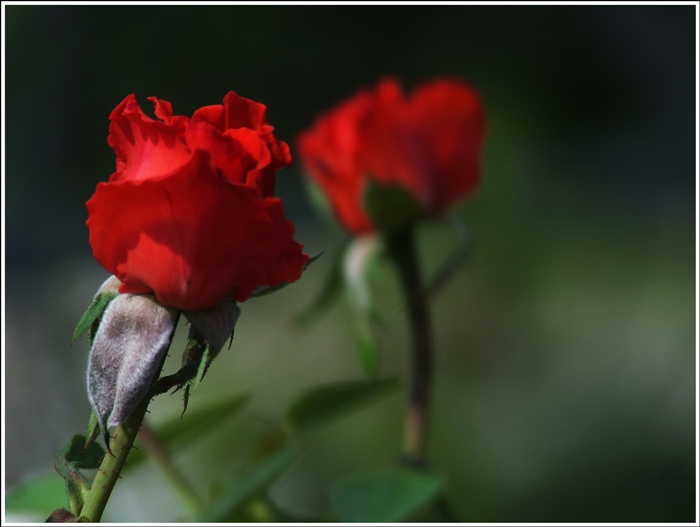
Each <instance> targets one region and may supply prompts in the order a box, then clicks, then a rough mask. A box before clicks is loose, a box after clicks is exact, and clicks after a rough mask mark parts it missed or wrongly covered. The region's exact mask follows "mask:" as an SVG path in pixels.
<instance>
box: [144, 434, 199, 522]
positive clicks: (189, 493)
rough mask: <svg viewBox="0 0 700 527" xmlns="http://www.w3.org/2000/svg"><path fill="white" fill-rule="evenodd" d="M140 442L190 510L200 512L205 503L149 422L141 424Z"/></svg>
mask: <svg viewBox="0 0 700 527" xmlns="http://www.w3.org/2000/svg"><path fill="white" fill-rule="evenodd" d="M139 442H140V444H141V445H143V446H144V448H145V449H146V450H148V453H149V454H150V455H151V457H152V458H153V459H154V460H155V461H156V463H158V465H160V468H161V469H162V470H163V472H164V473H165V476H166V477H167V478H168V480H170V483H171V484H172V485H173V487H175V489H177V491H178V492H179V493H180V496H181V497H182V499H183V501H184V502H185V504H186V505H187V506H188V507H189V509H190V510H191V511H192V512H195V513H196V512H199V511H200V510H201V509H202V506H203V505H204V503H203V502H202V500H201V498H200V497H199V495H198V494H197V493H196V492H195V490H194V488H193V487H192V485H190V483H189V481H187V479H186V478H185V476H184V475H183V474H182V472H180V470H179V469H178V468H177V466H176V465H175V463H174V462H173V460H172V458H171V457H170V454H169V453H168V451H167V450H166V449H165V447H164V446H163V444H162V443H161V441H160V439H158V436H157V435H156V433H155V432H154V431H153V429H152V428H151V426H150V425H149V424H148V421H147V420H144V421H143V423H142V424H141V435H139Z"/></svg>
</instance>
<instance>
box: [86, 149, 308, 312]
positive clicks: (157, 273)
mask: <svg viewBox="0 0 700 527" xmlns="http://www.w3.org/2000/svg"><path fill="white" fill-rule="evenodd" d="M87 205H88V211H89V213H90V218H89V220H88V227H89V228H90V243H91V245H92V248H93V253H94V255H95V258H97V260H98V262H100V264H101V265H102V266H103V267H105V268H106V269H107V270H108V271H110V272H111V273H112V274H114V275H116V276H117V277H118V278H119V279H120V280H121V281H122V282H123V285H122V287H121V288H120V292H122V293H128V292H131V293H134V292H144V289H145V288H149V289H150V290H152V291H153V292H154V293H155V294H156V296H157V297H158V300H159V301H160V302H161V303H163V304H165V305H170V306H175V307H178V308H180V309H183V310H198V309H205V308H208V307H211V306H213V305H216V304H218V303H219V302H221V301H222V300H223V299H224V298H225V297H226V296H227V295H228V294H229V293H231V292H233V293H234V294H235V298H236V300H237V301H242V300H245V299H247V298H248V297H249V296H250V293H251V292H252V291H253V290H254V289H256V288H258V287H260V286H270V287H272V286H275V285H277V284H278V283H280V282H283V281H287V282H293V281H295V280H298V279H299V277H300V276H301V271H302V266H303V265H304V263H305V262H306V260H307V259H308V256H307V255H304V254H303V253H302V246H301V245H300V244H298V243H297V242H295V241H294V239H293V233H294V228H293V225H292V224H291V222H289V221H288V220H287V219H286V218H284V215H283V213H282V206H281V202H280V201H279V200H277V199H274V198H261V197H259V195H258V193H257V191H256V190H255V189H252V188H249V187H246V186H243V185H235V184H231V183H230V182H228V181H227V180H226V179H225V178H223V177H221V176H219V175H218V174H217V172H216V170H215V168H214V167H213V166H212V165H211V163H210V156H209V155H208V154H207V153H206V152H202V151H199V150H198V151H196V153H195V155H194V156H193V157H192V159H191V161H190V162H189V163H188V164H187V165H186V166H184V167H182V168H181V169H180V170H179V171H177V172H176V173H174V174H172V175H171V176H170V177H168V178H164V179H160V180H146V181H142V182H139V183H131V182H125V183H119V184H114V183H108V184H100V185H98V187H97V191H96V192H95V195H94V196H93V198H92V199H91V200H90V201H89V202H88V204H87Z"/></svg>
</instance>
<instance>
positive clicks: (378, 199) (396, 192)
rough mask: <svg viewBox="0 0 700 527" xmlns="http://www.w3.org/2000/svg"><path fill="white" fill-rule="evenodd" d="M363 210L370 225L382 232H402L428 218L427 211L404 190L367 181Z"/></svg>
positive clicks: (369, 179)
mask: <svg viewBox="0 0 700 527" xmlns="http://www.w3.org/2000/svg"><path fill="white" fill-rule="evenodd" d="M364 210H365V212H366V213H367V216H369V218H370V219H371V220H372V223H373V224H374V226H375V227H376V228H377V230H380V231H382V232H394V231H399V230H404V229H406V228H408V227H410V226H411V225H413V224H414V223H416V222H417V221H419V220H421V219H423V218H426V217H427V216H428V213H427V211H426V210H425V209H424V208H423V206H422V205H421V204H420V203H419V202H418V200H416V198H415V197H414V196H413V194H411V193H410V192H408V191H407V190H406V189H405V188H403V187H400V186H398V185H380V184H379V183H377V182H376V181H375V180H374V179H373V178H371V177H370V178H368V179H367V185H366V187H365V195H364Z"/></svg>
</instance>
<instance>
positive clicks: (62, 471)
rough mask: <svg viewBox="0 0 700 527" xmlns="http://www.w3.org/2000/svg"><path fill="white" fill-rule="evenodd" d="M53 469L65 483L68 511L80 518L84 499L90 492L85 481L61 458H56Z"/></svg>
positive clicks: (76, 470) (83, 477)
mask: <svg viewBox="0 0 700 527" xmlns="http://www.w3.org/2000/svg"><path fill="white" fill-rule="evenodd" d="M54 467H55V468H56V472H58V474H59V475H60V476H61V477H62V478H63V480H64V481H65V482H66V496H67V497H68V506H69V508H70V511H71V512H72V513H73V514H75V515H76V516H80V512H81V511H82V510H83V505H84V504H85V498H86V497H87V494H88V491H89V490H90V486H89V484H88V481H87V479H85V476H83V475H82V474H81V473H80V472H79V471H78V469H76V468H75V467H74V466H73V465H72V464H71V463H70V462H68V460H66V458H64V457H63V456H56V462H55V463H54Z"/></svg>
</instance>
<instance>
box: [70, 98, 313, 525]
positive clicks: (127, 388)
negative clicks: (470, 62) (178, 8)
mask: <svg viewBox="0 0 700 527" xmlns="http://www.w3.org/2000/svg"><path fill="white" fill-rule="evenodd" d="M150 100H151V101H152V102H153V103H154V105H155V115H156V117H157V119H156V120H154V119H151V118H149V117H148V116H146V115H145V114H144V113H143V111H142V110H141V108H140V107H139V105H138V103H137V102H136V99H135V97H134V96H133V95H130V96H128V97H127V98H126V99H124V101H123V102H122V103H121V104H120V105H119V106H117V108H116V109H115V110H114V111H113V112H112V114H111V115H110V120H111V125H110V134H109V138H108V142H109V144H110V146H112V148H113V149H114V151H115V154H116V157H117V162H116V171H115V172H114V173H113V174H112V176H111V177H110V178H109V181H108V182H107V183H100V184H98V186H97V190H96V192H95V194H94V196H93V197H92V198H91V199H90V201H88V203H87V208H88V212H89V219H88V221H87V225H88V227H89V229H90V244H91V246H92V250H93V254H94V256H95V258H96V259H97V261H98V262H99V263H100V264H101V265H102V266H103V267H104V268H105V269H107V271H109V272H110V273H111V274H112V275H113V276H112V277H110V278H109V279H108V280H107V281H106V282H105V284H103V286H102V287H101V288H100V290H99V291H98V293H97V295H96V297H95V300H94V302H93V305H92V306H91V307H90V308H89V309H88V311H87V312H86V314H85V316H84V317H83V320H81V322H80V324H79V326H78V329H77V330H76V333H75V335H74V339H75V338H77V337H78V336H80V334H81V333H82V332H84V331H86V330H89V332H90V340H91V348H90V356H89V362H88V375H87V379H88V380H87V384H88V396H89V399H90V403H91V405H92V407H93V412H94V415H95V417H96V424H95V426H94V427H93V428H92V430H94V431H95V433H89V434H88V436H89V437H88V439H87V445H86V448H87V446H88V445H89V444H90V443H91V442H92V441H93V440H94V439H95V436H96V435H97V434H98V433H99V431H100V430H101V432H102V434H103V437H104V438H105V446H106V447H107V449H108V452H107V454H106V455H105V456H104V458H103V460H102V463H101V465H100V467H99V469H98V472H97V476H96V477H95V479H94V481H93V483H92V485H91V487H90V488H89V489H85V488H84V487H85V484H84V482H83V480H82V479H81V478H80V477H79V476H77V479H78V480H79V483H80V485H82V486H81V488H83V491H81V492H82V494H84V496H78V498H77V499H76V500H74V502H75V503H76V505H75V507H74V509H75V510H73V511H72V513H73V514H74V516H75V517H83V518H86V519H87V520H89V521H92V522H98V521H100V519H101V517H102V513H103V511H104V508H105V506H106V504H107V502H108V500H109V496H110V494H111V492H112V489H113V488H114V485H115V483H116V480H117V479H118V477H119V473H120V472H121V469H122V467H123V466H124V464H125V462H126V459H127V456H128V454H129V450H130V449H131V448H132V445H133V442H134V439H135V438H136V435H137V434H138V431H139V427H140V426H141V423H142V421H143V416H144V415H145V413H146V411H147V408H148V404H149V402H150V400H151V399H152V398H153V397H154V396H156V395H158V394H160V393H164V392H165V391H167V390H169V389H171V388H182V389H183V393H184V397H185V406H186V405H187V400H188V397H189V394H190V392H191V390H193V389H194V388H196V386H197V384H198V383H199V381H200V380H201V379H202V377H203V376H204V374H205V373H206V371H207V369H208V367H209V365H210V364H211V361H212V360H213V359H214V358H215V357H216V355H217V354H218V353H219V351H220V350H221V348H222V347H223V345H224V343H225V342H226V340H228V338H229V337H232V336H233V330H234V328H235V325H236V322H237V320H238V316H239V314H240V308H239V307H238V303H240V302H243V301H245V300H247V299H248V298H250V297H251V296H254V295H256V294H260V293H262V292H267V291H269V290H271V289H275V288H279V287H281V286H283V285H285V284H288V283H291V282H294V281H296V280H298V279H299V277H300V276H301V273H302V271H303V269H304V268H305V266H306V265H307V263H308V261H309V257H308V255H306V254H304V253H303V252H302V246H301V245H300V244H299V243H297V242H296V241H295V240H294V226H293V225H292V223H291V222H290V221H289V220H287V219H286V218H285V217H284V214H283V211H282V203H281V201H280V200H279V199H278V198H275V197H273V193H274V187H275V173H276V171H277V170H279V169H280V168H282V167H286V166H290V165H291V156H290V153H289V148H288V146H287V145H286V143H284V142H282V141H279V140H278V139H276V138H275V137H274V135H273V134H272V131H273V128H272V127H271V126H270V125H269V124H268V123H267V118H266V108H265V106H263V105H262V104H260V103H257V102H255V101H251V100H249V99H245V98H243V97H240V96H238V95H236V94H235V93H234V92H230V93H228V94H227V95H226V97H225V98H224V104H223V105H212V106H206V107H203V108H200V109H199V110H197V111H196V112H195V113H194V115H193V116H192V117H191V118H188V117H184V116H176V115H173V112H172V107H171V105H170V103H168V102H166V101H163V100H160V99H157V98H155V97H152V98H151V99H150ZM181 315H184V316H185V317H186V318H187V319H188V321H189V322H190V324H191V326H190V335H189V338H188V344H187V347H186V349H185V351H184V353H183V358H182V368H181V369H180V370H179V371H178V372H177V373H175V374H173V375H170V376H168V377H160V372H161V368H162V366H163V362H164V360H165V357H166V355H167V353H168V349H169V348H170V345H171V342H172V337H173V334H174V332H175V328H176V326H177V322H178V320H179V319H180V316H181ZM114 428H116V431H115V433H114V435H113V436H112V437H111V438H110V433H109V431H110V430H111V429H114ZM171 472H172V471H171ZM71 474H72V472H71ZM171 475H172V474H171ZM178 478H180V476H179V475H178ZM83 479H84V478H83ZM67 481H68V480H67ZM180 483H182V481H180ZM186 486H187V485H185V487H186ZM183 488H184V487H183ZM188 492H189V491H188ZM192 500H193V503H196V501H197V499H196V497H192Z"/></svg>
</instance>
